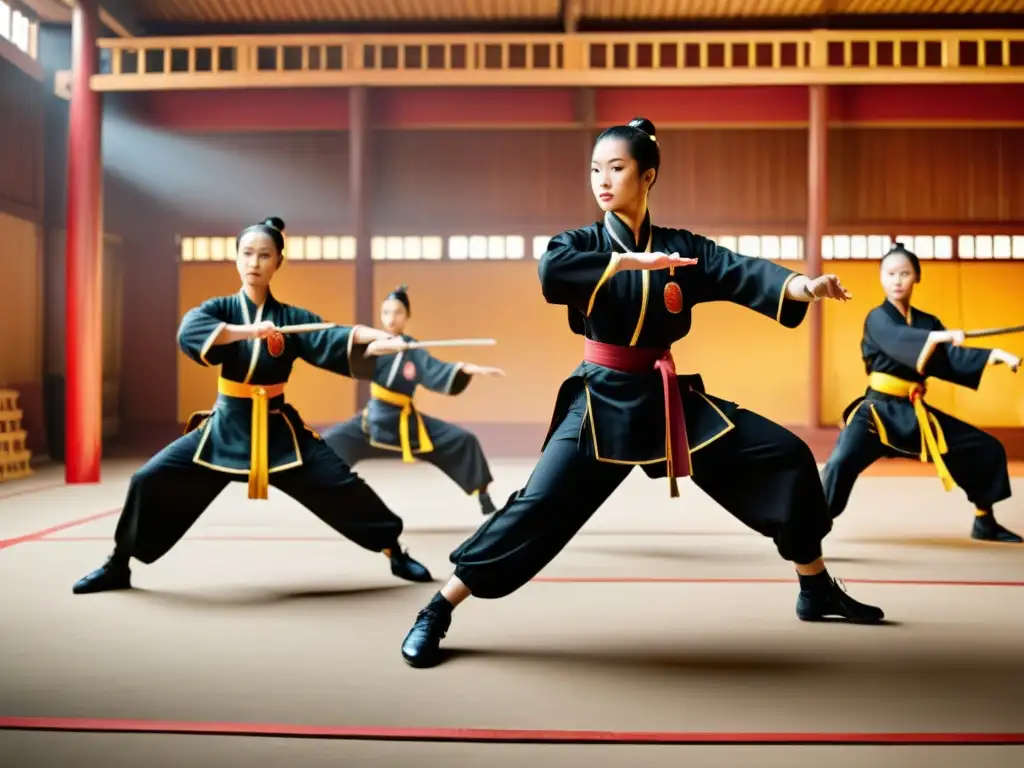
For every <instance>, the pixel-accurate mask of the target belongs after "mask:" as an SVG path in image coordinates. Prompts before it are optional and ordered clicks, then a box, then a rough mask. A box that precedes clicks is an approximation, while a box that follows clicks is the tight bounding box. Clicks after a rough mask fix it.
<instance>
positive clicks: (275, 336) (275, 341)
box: [267, 331, 284, 357]
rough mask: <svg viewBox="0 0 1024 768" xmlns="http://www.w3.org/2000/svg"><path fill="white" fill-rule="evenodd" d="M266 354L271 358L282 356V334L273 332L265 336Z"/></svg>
mask: <svg viewBox="0 0 1024 768" xmlns="http://www.w3.org/2000/svg"><path fill="white" fill-rule="evenodd" d="M267 352H269V353H270V356H271V357H280V356H281V355H282V354H284V334H282V333H278V332H277V331H274V333H272V334H270V335H269V336H267Z"/></svg>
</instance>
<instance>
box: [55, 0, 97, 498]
mask: <svg viewBox="0 0 1024 768" xmlns="http://www.w3.org/2000/svg"><path fill="white" fill-rule="evenodd" d="M98 32H99V2H98V0H77V2H76V3H75V6H74V11H73V16H72V21H71V66H72V73H73V74H72V86H71V87H72V92H71V110H70V124H69V126H68V206H67V211H68V219H67V252H66V270H67V298H66V319H65V322H66V324H67V338H66V344H67V347H66V350H65V355H66V361H67V384H66V391H65V420H66V421H65V427H64V429H65V445H66V447H65V454H66V459H65V468H64V478H65V480H66V481H67V482H68V483H96V482H99V479H100V458H101V455H102V439H103V418H102V400H103V348H102V344H103V307H102V301H103V293H102V290H103V287H102V286H103V282H102V272H101V268H102V258H103V172H102V165H103V161H102V150H101V146H100V130H101V124H102V102H101V96H100V94H99V93H97V92H95V91H93V90H92V88H91V86H90V78H91V77H92V75H93V74H94V73H95V71H96V59H97V56H96V38H97V35H98Z"/></svg>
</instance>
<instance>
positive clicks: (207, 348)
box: [199, 323, 228, 366]
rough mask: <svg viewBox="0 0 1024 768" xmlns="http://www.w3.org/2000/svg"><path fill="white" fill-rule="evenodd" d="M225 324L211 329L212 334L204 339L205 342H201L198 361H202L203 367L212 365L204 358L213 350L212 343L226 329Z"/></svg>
mask: <svg viewBox="0 0 1024 768" xmlns="http://www.w3.org/2000/svg"><path fill="white" fill-rule="evenodd" d="M227 325H228V324H227V323H219V324H218V325H217V327H216V328H214V329H213V333H211V334H210V335H209V336H207V337H206V341H204V342H203V346H202V348H201V349H200V350H199V359H200V360H202V361H203V364H204V365H211V366H212V365H213V363H211V362H210V361H209V360H207V359H206V356H207V355H208V354H209V353H210V350H211V349H212V348H213V342H214V341H216V339H217V337H218V336H220V332H221V331H223V330H224V329H225V328H226V327H227Z"/></svg>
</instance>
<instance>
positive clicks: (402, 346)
mask: <svg viewBox="0 0 1024 768" xmlns="http://www.w3.org/2000/svg"><path fill="white" fill-rule="evenodd" d="M408 348H409V342H407V341H406V340H405V339H403V338H402V337H401V336H391V337H390V338H387V339H377V340H376V341H371V342H370V343H369V344H367V345H366V351H365V352H364V353H363V355H364V356H365V357H380V356H382V355H393V354H396V353H398V352H404V351H405V350H407V349H408Z"/></svg>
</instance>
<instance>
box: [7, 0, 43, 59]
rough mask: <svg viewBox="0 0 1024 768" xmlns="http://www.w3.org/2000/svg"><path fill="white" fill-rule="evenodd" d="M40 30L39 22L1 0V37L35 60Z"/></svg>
mask: <svg viewBox="0 0 1024 768" xmlns="http://www.w3.org/2000/svg"><path fill="white" fill-rule="evenodd" d="M38 30H39V22H37V21H34V20H32V19H30V18H29V17H28V16H26V15H25V14H23V13H22V12H21V11H17V10H14V9H13V8H12V7H11V5H10V3H8V2H5V1H4V0H0V37H2V38H4V39H5V40H10V41H11V43H12V44H13V45H14V46H15V47H17V48H19V49H20V50H22V51H24V52H25V53H27V54H28V55H29V56H31V57H32V58H35V57H36V36H37V35H38Z"/></svg>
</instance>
